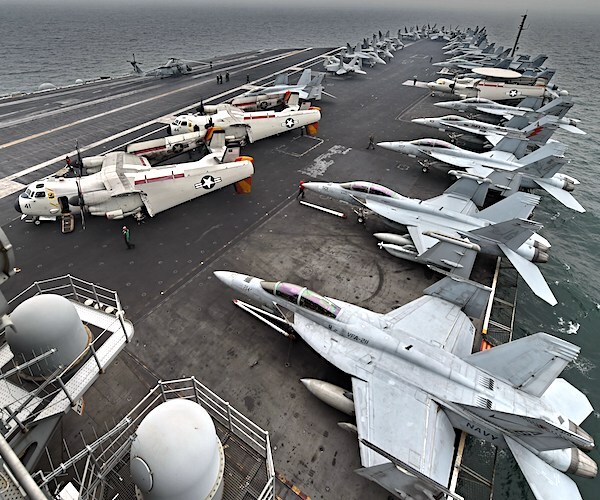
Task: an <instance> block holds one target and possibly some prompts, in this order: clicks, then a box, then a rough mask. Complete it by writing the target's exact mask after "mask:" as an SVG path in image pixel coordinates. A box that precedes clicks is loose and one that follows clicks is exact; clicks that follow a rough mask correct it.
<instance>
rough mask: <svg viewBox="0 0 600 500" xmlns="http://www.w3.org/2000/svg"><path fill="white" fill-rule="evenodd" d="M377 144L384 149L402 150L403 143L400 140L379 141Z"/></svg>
mask: <svg viewBox="0 0 600 500" xmlns="http://www.w3.org/2000/svg"><path fill="white" fill-rule="evenodd" d="M377 145H378V146H379V147H380V148H383V149H389V150H391V151H402V143H400V142H378V143H377Z"/></svg>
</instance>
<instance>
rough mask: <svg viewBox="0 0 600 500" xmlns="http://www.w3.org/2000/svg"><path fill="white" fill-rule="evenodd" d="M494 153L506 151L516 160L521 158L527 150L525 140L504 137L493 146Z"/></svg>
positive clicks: (508, 136)
mask: <svg viewBox="0 0 600 500" xmlns="http://www.w3.org/2000/svg"><path fill="white" fill-rule="evenodd" d="M494 150H496V151H506V152H507V153H512V154H514V155H515V156H516V157H517V158H521V157H522V156H523V155H524V154H525V151H526V150H527V139H525V138H521V137H514V136H510V135H506V136H504V137H503V138H502V140H500V142H499V143H498V144H496V145H495V146H494Z"/></svg>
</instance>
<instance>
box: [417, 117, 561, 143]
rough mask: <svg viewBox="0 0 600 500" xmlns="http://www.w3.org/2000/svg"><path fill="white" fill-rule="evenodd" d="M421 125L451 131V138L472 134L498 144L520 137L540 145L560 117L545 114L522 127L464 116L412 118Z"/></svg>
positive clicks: (546, 139) (551, 132)
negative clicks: (503, 125)
mask: <svg viewBox="0 0 600 500" xmlns="http://www.w3.org/2000/svg"><path fill="white" fill-rule="evenodd" d="M411 121H412V122H414V123H418V124H419V125H425V126H427V127H433V128H437V129H438V130H442V131H444V132H450V133H451V134H452V135H451V139H454V138H457V137H461V135H462V134H465V133H466V134H471V135H477V136H480V137H481V136H482V137H484V138H485V139H486V140H487V141H488V142H489V143H490V144H492V145H493V146H496V145H497V144H498V143H499V142H500V141H501V140H502V138H503V137H507V136H509V137H519V138H521V139H528V140H529V142H531V143H532V144H535V145H536V146H540V145H543V144H546V142H548V139H550V137H551V136H552V134H553V133H554V132H555V131H556V129H558V127H559V124H558V119H557V118H556V117H554V116H544V117H542V118H541V119H540V120H539V121H537V122H535V123H532V124H529V122H526V126H525V127H524V128H522V129H519V128H513V127H502V126H500V125H493V124H492V123H488V122H482V121H477V120H469V119H468V118H465V117H463V116H458V115H447V116H440V117H436V118H414V119H413V120H411Z"/></svg>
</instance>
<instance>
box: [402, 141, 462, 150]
mask: <svg viewBox="0 0 600 500" xmlns="http://www.w3.org/2000/svg"><path fill="white" fill-rule="evenodd" d="M411 144H414V145H415V146H425V147H428V148H446V149H456V146H454V145H453V144H450V143H449V142H446V141H440V140H439V139H417V140H416V141H411Z"/></svg>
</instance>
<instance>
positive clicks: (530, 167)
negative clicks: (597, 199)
mask: <svg viewBox="0 0 600 500" xmlns="http://www.w3.org/2000/svg"><path fill="white" fill-rule="evenodd" d="M511 143H515V144H517V148H516V149H515V148H513V147H512V146H511V145H510V144H511ZM377 145H378V146H380V147H382V148H385V149H390V150H392V151H397V152H399V153H404V154H407V155H409V156H413V157H420V158H425V159H432V160H437V161H440V162H443V163H446V164H448V165H453V166H454V167H458V168H464V169H465V170H466V171H467V172H469V173H471V174H474V175H477V176H480V177H490V178H491V179H492V181H493V183H494V185H493V186H492V189H496V190H500V191H501V193H502V196H509V195H511V194H513V193H516V192H517V191H518V189H519V188H523V189H539V188H541V189H543V190H545V191H546V192H547V193H548V194H550V195H551V196H553V197H554V198H556V199H557V200H558V201H560V202H561V203H562V204H563V205H565V206H567V207H568V208H570V209H572V210H575V211H577V212H585V209H584V208H583V207H582V206H581V204H580V203H579V202H578V201H577V200H576V199H575V198H574V197H573V195H572V194H571V191H573V189H574V188H575V185H577V184H579V181H578V180H577V179H575V178H573V177H571V176H569V175H567V174H563V173H560V172H559V170H560V169H561V167H562V166H563V165H564V164H565V160H564V158H563V153H564V152H565V149H566V146H564V144H561V143H560V142H549V143H547V144H545V145H544V146H542V147H541V148H539V149H537V150H536V151H534V152H533V153H529V154H528V155H526V156H522V152H523V151H525V148H526V147H527V141H526V140H525V141H524V140H522V139H520V138H514V137H504V138H503V139H502V140H501V141H500V142H499V143H498V144H497V145H496V146H495V148H494V149H492V150H491V151H486V152H484V153H474V152H472V151H469V150H467V149H462V148H459V147H458V146H455V145H454V144H450V143H449V142H446V141H441V140H438V139H417V140H414V141H395V142H380V143H378V144H377ZM505 145H506V146H505ZM519 150H520V151H521V153H519ZM427 168H428V167H424V170H425V171H426V169H427ZM495 186H503V188H501V189H499V188H497V187H495Z"/></svg>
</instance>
